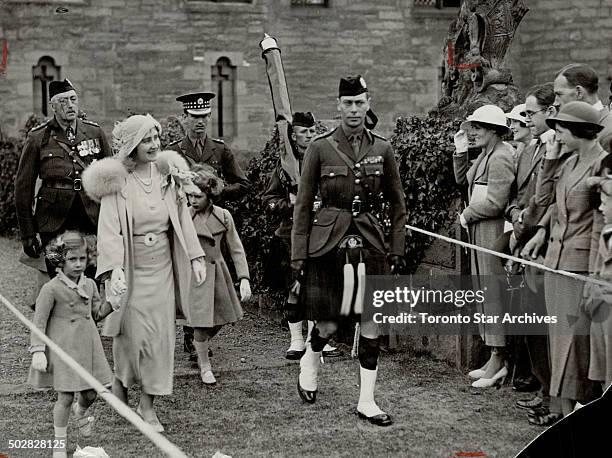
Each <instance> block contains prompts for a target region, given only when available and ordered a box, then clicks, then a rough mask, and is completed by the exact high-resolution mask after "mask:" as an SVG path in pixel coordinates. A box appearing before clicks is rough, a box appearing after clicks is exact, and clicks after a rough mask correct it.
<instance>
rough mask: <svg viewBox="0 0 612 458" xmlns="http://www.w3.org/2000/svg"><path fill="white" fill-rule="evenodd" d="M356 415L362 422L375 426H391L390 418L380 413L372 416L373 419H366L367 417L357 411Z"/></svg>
mask: <svg viewBox="0 0 612 458" xmlns="http://www.w3.org/2000/svg"><path fill="white" fill-rule="evenodd" d="M357 415H359V418H363V419H364V420H367V421H369V422H370V423H372V424H373V425H376V426H390V425H392V424H393V420H391V416H390V415H389V414H386V413H381V414H378V415H374V416H373V417H368V416H367V415H365V414H363V413H361V412H359V411H357Z"/></svg>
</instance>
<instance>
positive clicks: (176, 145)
mask: <svg viewBox="0 0 612 458" xmlns="http://www.w3.org/2000/svg"><path fill="white" fill-rule="evenodd" d="M167 149H170V150H173V151H176V152H177V153H179V154H180V155H181V156H183V157H184V158H185V159H186V160H187V162H188V163H189V166H190V167H193V166H194V165H196V164H208V165H210V166H211V167H212V168H214V169H215V171H216V172H217V175H218V176H219V177H220V178H222V179H223V181H225V187H224V188H223V191H222V192H221V196H220V197H219V199H220V200H222V201H233V200H238V199H239V198H241V197H242V196H243V195H245V194H246V192H247V191H248V190H249V188H250V187H251V182H250V181H249V180H248V179H247V177H246V175H245V173H244V172H243V170H242V169H241V168H240V165H238V162H237V161H236V156H235V154H234V152H233V151H232V149H231V148H230V147H229V146H228V145H227V144H226V143H225V142H224V141H223V140H218V139H213V138H210V136H209V135H207V136H206V139H205V140H204V150H203V151H202V156H201V157H200V155H199V154H198V152H197V151H196V149H195V146H194V144H193V143H191V140H189V137H184V138H183V139H182V140H178V141H176V142H173V143H170V144H169V145H168V147H167Z"/></svg>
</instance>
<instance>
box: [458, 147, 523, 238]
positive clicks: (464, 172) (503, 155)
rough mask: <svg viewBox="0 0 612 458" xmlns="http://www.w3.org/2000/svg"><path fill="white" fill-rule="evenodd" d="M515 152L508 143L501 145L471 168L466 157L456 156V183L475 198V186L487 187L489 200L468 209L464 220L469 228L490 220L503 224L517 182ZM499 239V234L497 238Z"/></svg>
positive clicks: (464, 155) (479, 159)
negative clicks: (477, 184)
mask: <svg viewBox="0 0 612 458" xmlns="http://www.w3.org/2000/svg"><path fill="white" fill-rule="evenodd" d="M513 155H514V150H513V148H512V146H510V145H509V144H508V143H505V142H501V141H500V142H498V143H497V144H496V145H495V146H494V147H493V149H492V150H491V151H489V152H486V151H482V152H481V153H480V154H479V155H478V157H477V158H476V159H475V160H474V163H473V164H472V165H471V166H470V165H469V162H468V155H467V153H463V154H454V155H453V168H454V172H455V181H456V182H457V184H459V185H467V186H468V195H470V196H471V195H472V191H473V189H474V185H475V184H476V183H483V184H487V197H486V199H485V200H483V201H481V202H475V203H473V204H471V205H468V206H467V207H466V208H465V210H464V211H463V216H464V218H465V220H466V221H467V223H468V224H473V223H477V222H480V221H482V220H488V219H498V220H501V225H502V230H503V215H504V210H505V209H506V206H507V205H508V202H509V201H510V190H511V187H512V183H513V182H514V178H515V165H514V159H513ZM497 235H500V234H497Z"/></svg>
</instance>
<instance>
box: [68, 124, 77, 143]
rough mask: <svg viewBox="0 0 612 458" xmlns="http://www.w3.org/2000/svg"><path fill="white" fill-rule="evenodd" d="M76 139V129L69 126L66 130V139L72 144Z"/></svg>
mask: <svg viewBox="0 0 612 458" xmlns="http://www.w3.org/2000/svg"><path fill="white" fill-rule="evenodd" d="M74 137H75V136H74V129H73V128H72V127H70V126H68V127H67V128H66V138H67V139H68V141H69V142H70V143H72V142H73V141H74Z"/></svg>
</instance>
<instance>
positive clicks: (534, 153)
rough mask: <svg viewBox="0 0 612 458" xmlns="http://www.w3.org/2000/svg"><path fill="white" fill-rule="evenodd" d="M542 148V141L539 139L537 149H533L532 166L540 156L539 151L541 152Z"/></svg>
mask: <svg viewBox="0 0 612 458" xmlns="http://www.w3.org/2000/svg"><path fill="white" fill-rule="evenodd" d="M541 147H542V139H541V138H540V137H538V139H537V140H536V144H535V148H534V149H533V156H531V163H532V164H533V161H535V158H536V156H537V155H538V151H540V148H541Z"/></svg>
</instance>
